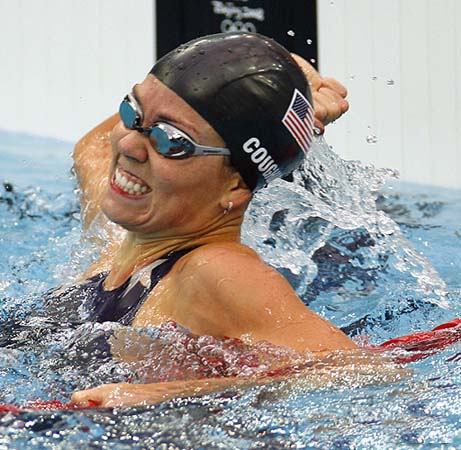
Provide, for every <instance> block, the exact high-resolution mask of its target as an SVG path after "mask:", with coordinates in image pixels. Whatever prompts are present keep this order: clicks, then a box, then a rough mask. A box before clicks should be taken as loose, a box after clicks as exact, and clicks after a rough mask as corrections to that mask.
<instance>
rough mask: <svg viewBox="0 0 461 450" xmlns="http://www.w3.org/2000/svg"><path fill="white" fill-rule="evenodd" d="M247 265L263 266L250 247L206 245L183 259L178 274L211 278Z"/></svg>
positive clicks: (230, 244)
mask: <svg viewBox="0 0 461 450" xmlns="http://www.w3.org/2000/svg"><path fill="white" fill-rule="evenodd" d="M246 265H253V266H254V265H263V266H265V264H264V262H263V261H262V260H261V258H260V257H259V255H258V254H257V253H256V252H255V251H254V250H253V249H251V248H250V247H248V246H246V245H244V244H241V243H238V242H219V243H213V244H206V245H202V246H200V247H197V248H195V249H194V250H192V251H190V252H189V253H188V254H187V255H186V256H184V257H183V258H181V260H180V261H179V264H178V267H177V269H178V272H179V273H185V272H188V273H190V272H193V273H194V274H195V275H203V276H209V275H212V274H219V273H221V272H222V271H232V272H233V271H234V270H235V269H236V268H239V267H242V266H246Z"/></svg>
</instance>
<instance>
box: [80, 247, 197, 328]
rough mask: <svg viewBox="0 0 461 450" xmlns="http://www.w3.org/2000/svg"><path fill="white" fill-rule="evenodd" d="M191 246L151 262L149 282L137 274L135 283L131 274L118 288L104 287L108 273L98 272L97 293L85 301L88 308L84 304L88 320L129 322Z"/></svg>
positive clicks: (126, 323) (124, 323) (125, 323)
mask: <svg viewBox="0 0 461 450" xmlns="http://www.w3.org/2000/svg"><path fill="white" fill-rule="evenodd" d="M191 250H193V248H188V249H185V250H180V251H177V252H170V253H168V254H167V255H165V256H164V257H162V258H160V259H158V260H156V261H155V262H154V263H152V264H151V266H152V270H151V273H150V284H149V285H148V286H144V285H143V284H142V283H141V281H140V279H139V278H140V277H138V279H137V281H136V282H135V283H132V282H131V280H132V278H133V277H131V278H130V279H128V280H127V281H125V283H123V284H122V285H121V286H119V287H118V288H116V289H114V290H111V291H106V290H105V289H104V281H105V280H106V278H107V275H108V273H105V274H103V275H102V276H100V277H99V279H98V282H97V284H98V286H97V291H98V292H97V295H96V296H95V298H94V301H93V302H91V305H88V306H89V311H88V309H87V308H85V309H87V311H88V312H89V315H90V318H89V320H93V321H95V322H119V323H121V324H123V325H129V324H131V323H132V322H133V320H134V318H135V316H136V313H137V312H138V311H139V309H140V308H141V306H142V304H143V303H144V301H145V300H146V299H147V297H148V296H149V294H150V293H151V292H152V290H153V289H154V288H155V286H156V285H157V284H158V283H159V282H160V280H161V279H162V278H163V277H164V276H165V275H167V274H168V272H169V271H170V270H171V269H172V267H173V266H174V264H175V263H176V262H177V261H178V260H179V259H180V258H181V257H182V256H184V255H185V254H187V253H189V252H190V251H191ZM147 267H149V266H147ZM92 278H95V277H92Z"/></svg>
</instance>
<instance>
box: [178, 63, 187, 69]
mask: <svg viewBox="0 0 461 450" xmlns="http://www.w3.org/2000/svg"><path fill="white" fill-rule="evenodd" d="M185 68H186V66H185V65H184V63H179V64H178V67H177V69H178V70H184V69H185Z"/></svg>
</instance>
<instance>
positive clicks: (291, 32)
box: [287, 30, 295, 36]
mask: <svg viewBox="0 0 461 450" xmlns="http://www.w3.org/2000/svg"><path fill="white" fill-rule="evenodd" d="M287 34H288V36H294V35H295V32H294V31H293V30H288V31H287Z"/></svg>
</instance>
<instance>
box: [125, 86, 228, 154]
mask: <svg viewBox="0 0 461 450" xmlns="http://www.w3.org/2000/svg"><path fill="white" fill-rule="evenodd" d="M119 114H120V118H121V119H122V122H123V124H124V125H125V127H126V128H129V129H130V130H136V131H138V132H139V133H142V134H144V135H145V136H148V137H153V138H154V139H155V145H153V147H154V149H155V150H156V151H157V152H158V153H160V154H161V155H163V156H165V157H166V158H177V159H180V158H181V159H184V158H189V157H190V156H206V155H230V150H229V149H228V148H221V147H207V146H204V145H200V144H197V143H196V142H194V141H193V140H192V138H190V137H189V136H188V135H187V134H186V133H184V132H183V131H181V130H178V129H177V128H176V127H174V126H173V125H170V124H168V123H165V122H156V123H154V124H153V125H152V126H151V127H149V128H143V127H142V126H141V124H142V121H143V112H142V109H141V106H140V105H139V103H138V102H137V100H136V98H135V97H134V95H133V94H128V95H127V96H126V97H125V98H124V99H123V101H122V103H121V104H120V108H119Z"/></svg>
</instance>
